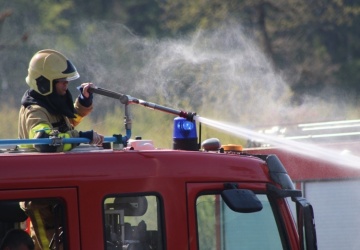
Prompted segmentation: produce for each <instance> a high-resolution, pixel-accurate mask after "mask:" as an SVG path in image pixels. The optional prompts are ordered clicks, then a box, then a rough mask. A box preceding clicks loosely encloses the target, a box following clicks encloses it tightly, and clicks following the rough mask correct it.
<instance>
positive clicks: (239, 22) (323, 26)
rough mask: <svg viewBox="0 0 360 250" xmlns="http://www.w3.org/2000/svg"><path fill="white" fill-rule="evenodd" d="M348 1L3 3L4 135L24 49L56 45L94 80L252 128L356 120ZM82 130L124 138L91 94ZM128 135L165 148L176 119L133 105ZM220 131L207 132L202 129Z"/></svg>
mask: <svg viewBox="0 0 360 250" xmlns="http://www.w3.org/2000/svg"><path fill="white" fill-rule="evenodd" d="M359 24H360V3H359V2H358V1H355V0H315V1H308V0H237V1H234V0H212V1H208V0H192V1H184V0H181V1H180V0H171V1H169V0H131V1H130V0H122V1H116V0H106V1H101V0H92V1H90V2H89V1H85V0H47V1H42V0H33V1H27V0H12V1H4V0H2V1H0V55H1V56H0V104H1V105H0V119H1V123H2V125H1V127H0V138H16V137H17V112H18V109H19V103H20V99H21V96H22V95H23V93H24V91H25V90H26V89H27V85H26V84H25V81H24V78H25V77H26V75H27V67H28V62H29V60H30V58H31V57H32V55H33V54H34V53H35V52H36V51H38V50H40V49H44V48H53V49H57V50H60V51H62V52H63V53H64V54H66V56H68V57H69V58H70V60H71V61H72V62H73V63H74V64H75V65H76V66H77V69H78V71H79V73H80V75H81V78H80V79H79V80H77V81H76V82H75V83H74V84H72V86H71V90H72V93H73V94H74V96H75V95H76V89H75V88H76V86H78V85H79V84H80V83H81V82H86V81H92V82H94V83H96V85H97V86H99V87H103V88H107V89H110V90H113V91H118V92H120V93H126V94H130V95H132V96H135V97H138V98H142V99H144V100H147V101H151V102H154V103H158V104H160V105H164V106H169V107H173V108H177V109H183V110H187V111H196V112H197V113H198V114H199V115H201V116H204V117H208V118H212V119H218V120H221V121H226V122H231V123H236V124H239V125H240V126H247V127H251V128H255V127H258V126H272V125H275V124H279V123H281V124H284V123H299V122H312V121H324V120H330V119H331V120H337V119H357V118H359V116H360V115H359V111H358V108H357V107H358V105H359V98H358V96H359V94H360V85H359V81H360V70H359V69H360V33H359V32H358V27H359ZM95 105H96V108H95V110H94V112H93V114H92V115H91V116H90V117H89V118H88V119H87V120H85V121H84V123H83V124H82V125H81V126H80V128H79V129H82V130H85V129H91V128H94V129H95V130H97V131H99V132H101V133H104V134H105V135H111V134H113V133H124V130H123V121H122V119H123V115H124V114H123V109H122V106H121V105H120V104H119V103H118V102H117V101H116V100H109V99H107V98H104V97H101V96H96V97H95ZM132 110H133V122H134V124H133V130H134V134H136V135H142V137H143V138H153V139H155V140H156V142H157V143H156V146H160V147H163V146H167V147H168V146H171V140H170V137H171V130H172V127H171V126H172V118H173V117H172V116H169V115H167V114H162V113H159V112H154V111H151V110H149V109H146V108H143V107H132ZM210 134H211V137H221V138H222V140H223V142H224V143H227V142H230V141H231V142H234V141H233V138H231V137H230V136H228V135H223V134H219V133H218V132H216V131H211V130H210V129H209V128H206V127H205V128H204V131H203V136H204V137H209V136H210Z"/></svg>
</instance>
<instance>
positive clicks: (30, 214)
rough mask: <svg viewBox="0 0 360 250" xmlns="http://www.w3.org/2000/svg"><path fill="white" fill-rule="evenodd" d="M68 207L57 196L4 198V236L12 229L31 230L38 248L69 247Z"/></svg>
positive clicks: (0, 224) (0, 220) (0, 216)
mask: <svg viewBox="0 0 360 250" xmlns="http://www.w3.org/2000/svg"><path fill="white" fill-rule="evenodd" d="M64 228H65V210H64V204H63V201H62V200H60V199H57V198H44V199H38V198H37V199H31V200H2V201H0V231H1V232H0V238H3V237H4V235H5V234H6V232H7V231H9V230H11V229H23V230H25V231H27V232H28V233H29V234H30V236H31V238H32V239H33V241H34V243H35V246H36V247H35V249H62V250H63V249H67V246H66V244H65V243H66V239H65V232H64Z"/></svg>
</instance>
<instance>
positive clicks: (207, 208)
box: [196, 194, 283, 250]
mask: <svg viewBox="0 0 360 250" xmlns="http://www.w3.org/2000/svg"><path fill="white" fill-rule="evenodd" d="M256 196H257V197H258V199H259V200H260V201H261V203H262V205H263V208H262V210H261V211H258V212H253V213H238V212H234V211H232V210H231V209H230V208H229V207H228V206H227V205H226V204H225V202H224V201H223V200H222V198H221V196H220V195H217V194H214V195H201V196H199V197H198V198H197V201H196V215H197V231H198V244H199V249H200V250H205V249H218V250H220V249H221V250H233V249H234V250H235V249H236V250H239V249H240V250H242V249H270V250H271V249H274V250H277V249H282V248H283V246H282V242H281V238H280V236H279V230H278V227H277V224H276V221H275V217H274V214H273V212H272V209H271V206H270V202H269V200H268V198H267V196H266V195H261V194H257V195H256ZM214 246H216V247H215V248H214Z"/></svg>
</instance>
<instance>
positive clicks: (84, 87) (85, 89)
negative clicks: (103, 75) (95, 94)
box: [80, 82, 95, 98]
mask: <svg viewBox="0 0 360 250" xmlns="http://www.w3.org/2000/svg"><path fill="white" fill-rule="evenodd" d="M80 87H81V88H82V95H83V96H84V97H85V98H89V96H90V93H89V91H88V89H89V88H95V85H94V84H93V83H92V82H86V83H83V84H81V86H80Z"/></svg>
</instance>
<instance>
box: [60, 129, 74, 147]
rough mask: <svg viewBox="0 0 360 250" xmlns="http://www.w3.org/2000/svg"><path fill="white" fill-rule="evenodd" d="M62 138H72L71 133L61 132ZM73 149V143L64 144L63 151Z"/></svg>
mask: <svg viewBox="0 0 360 250" xmlns="http://www.w3.org/2000/svg"><path fill="white" fill-rule="evenodd" d="M59 137H61V138H71V136H70V134H68V133H61V134H59ZM71 149H72V144H64V147H63V151H69V150H71Z"/></svg>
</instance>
